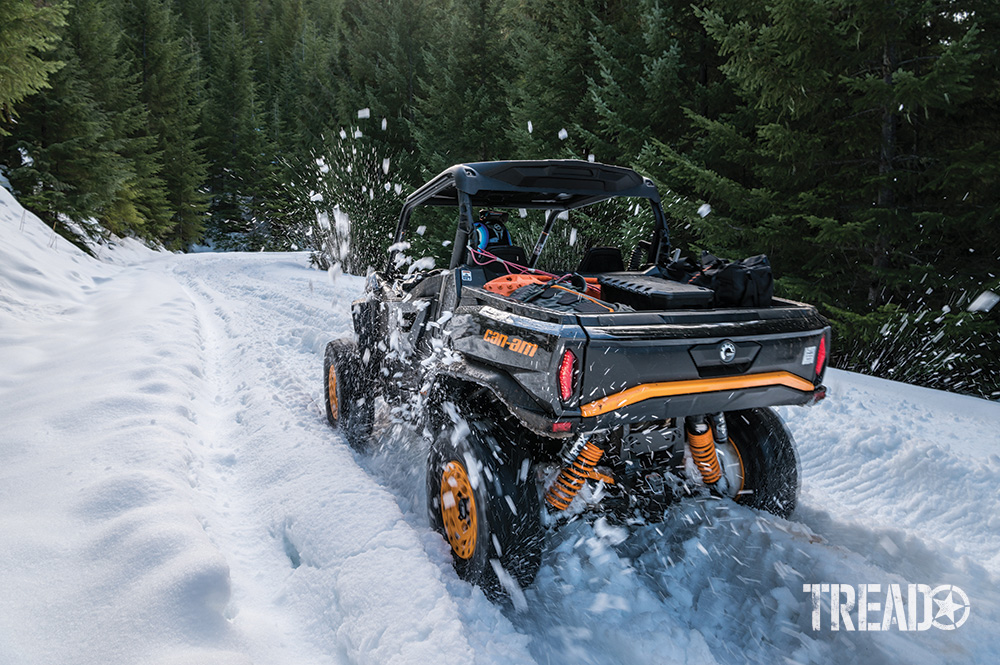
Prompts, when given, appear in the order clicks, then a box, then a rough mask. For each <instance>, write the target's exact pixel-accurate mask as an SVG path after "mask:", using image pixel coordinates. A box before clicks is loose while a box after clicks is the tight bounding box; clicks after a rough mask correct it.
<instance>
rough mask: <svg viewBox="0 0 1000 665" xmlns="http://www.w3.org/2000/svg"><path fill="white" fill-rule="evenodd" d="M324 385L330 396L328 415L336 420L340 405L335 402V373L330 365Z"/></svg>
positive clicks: (338, 415)
mask: <svg viewBox="0 0 1000 665" xmlns="http://www.w3.org/2000/svg"><path fill="white" fill-rule="evenodd" d="M326 383H327V387H326V390H327V393H328V394H329V396H330V414H331V415H332V416H333V419H334V420H337V419H338V418H339V417H340V405H339V404H338V402H337V371H336V369H335V368H334V367H333V365H330V373H329V375H328V376H327V379H326Z"/></svg>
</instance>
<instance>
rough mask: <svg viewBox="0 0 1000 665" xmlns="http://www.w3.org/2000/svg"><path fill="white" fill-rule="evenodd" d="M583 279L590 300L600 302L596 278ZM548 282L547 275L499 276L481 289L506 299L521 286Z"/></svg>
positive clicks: (548, 277)
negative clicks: (585, 281) (595, 299)
mask: <svg viewBox="0 0 1000 665" xmlns="http://www.w3.org/2000/svg"><path fill="white" fill-rule="evenodd" d="M584 279H586V280H587V290H586V294H587V295H588V296H590V297H591V298H597V299H598V300H600V298H601V285H600V284H598V283H597V278H596V277H585V278H584ZM549 281H552V277H551V276H548V275H531V274H528V273H524V274H520V275H501V276H500V277H497V278H495V279H491V280H490V281H488V282H486V283H485V284H483V288H484V289H486V290H487V291H492V292H493V293H499V294H500V295H502V296H504V297H507V296H509V295H510V294H512V293H514V291H517V290H518V289H519V288H521V287H522V286H527V285H528V284H544V283H545V282H549Z"/></svg>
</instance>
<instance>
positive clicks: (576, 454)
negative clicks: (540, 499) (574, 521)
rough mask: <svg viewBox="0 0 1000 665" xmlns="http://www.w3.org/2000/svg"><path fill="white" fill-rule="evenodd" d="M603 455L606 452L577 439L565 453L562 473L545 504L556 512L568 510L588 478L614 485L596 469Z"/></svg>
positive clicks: (547, 496) (549, 492)
mask: <svg viewBox="0 0 1000 665" xmlns="http://www.w3.org/2000/svg"><path fill="white" fill-rule="evenodd" d="M602 455H604V451H603V450H601V448H600V447H598V446H597V445H595V444H593V443H591V442H589V441H587V440H586V439H584V438H583V437H580V438H579V439H577V440H576V442H575V443H573V445H572V446H570V447H568V448H567V449H566V450H565V451H563V454H562V459H563V462H564V465H563V468H562V471H560V472H559V477H558V478H556V481H555V482H554V483H552V485H551V486H550V487H549V489H548V491H546V492H545V502H546V503H548V504H549V506H550V507H551V508H554V509H556V510H566V509H567V508H569V504H570V503H572V502H573V499H574V498H575V497H576V495H577V494H578V493H579V492H580V489H582V488H583V485H584V483H586V482H587V479H588V478H594V479H598V480H603V481H605V482H609V483H613V482H614V481H613V480H612V479H611V478H609V477H607V476H605V475H604V474H602V473H599V472H597V471H596V469H595V467H596V466H597V462H598V461H599V460H600V459H601V456H602Z"/></svg>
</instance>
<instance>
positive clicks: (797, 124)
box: [0, 0, 1000, 399]
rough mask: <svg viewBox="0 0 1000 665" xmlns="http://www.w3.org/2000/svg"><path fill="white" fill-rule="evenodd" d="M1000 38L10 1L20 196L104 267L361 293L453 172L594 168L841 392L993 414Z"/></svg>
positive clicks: (592, 15) (342, 8)
mask: <svg viewBox="0 0 1000 665" xmlns="http://www.w3.org/2000/svg"><path fill="white" fill-rule="evenodd" d="M998 35H1000V3H997V2H996V0H766V1H756V0H749V1H748V0H693V2H691V1H689V0H683V1H678V0H674V1H671V0H572V1H567V0H465V1H456V0H63V1H59V0H0V184H2V185H3V186H6V187H8V188H9V189H11V190H12V191H13V192H14V193H15V195H16V196H17V197H18V199H19V200H20V201H21V202H22V203H23V204H24V205H25V206H26V207H28V208H29V209H31V210H32V211H34V212H35V213H36V214H38V215H39V217H41V218H42V219H43V220H44V221H45V222H46V223H47V224H50V225H51V226H52V227H53V228H54V229H55V230H56V231H58V232H60V233H63V234H64V235H67V236H68V237H72V238H75V239H77V240H78V241H80V242H81V244H83V245H84V246H85V245H86V241H87V240H90V239H93V238H100V237H110V236H111V234H115V235H119V236H122V235H131V236H136V237H139V238H142V239H144V240H146V241H148V242H150V243H153V244H162V245H164V246H165V247H167V248H169V249H173V250H181V251H186V250H189V249H191V248H192V247H194V246H197V245H209V246H211V247H214V248H216V249H220V250H230V249H231V250H250V251H260V250H269V251H283V250H310V251H312V252H313V256H314V259H315V262H316V263H317V264H318V265H319V266H320V267H322V268H330V269H331V270H334V269H335V270H346V271H348V272H352V273H355V274H364V273H365V271H366V270H367V269H368V268H369V267H370V266H381V265H382V264H383V263H384V261H385V257H386V256H387V254H386V250H387V247H388V245H389V243H390V242H391V236H392V229H393V228H394V226H395V221H396V217H397V215H398V211H399V207H400V204H401V202H402V200H403V199H404V198H405V197H406V196H407V195H408V194H409V193H410V192H412V191H413V190H414V189H415V188H416V187H417V186H419V185H420V184H422V183H423V182H424V181H425V180H426V179H428V178H429V177H431V176H433V175H435V174H436V173H438V172H440V171H441V170H442V169H444V168H446V167H447V166H450V165H452V164H455V163H459V162H464V161H482V160H492V159H521V158H523V159H535V158H577V159H588V158H593V159H596V161H599V162H604V163H609V164H619V165H624V166H630V167H633V168H635V169H637V170H638V171H639V172H641V173H643V174H644V175H647V176H649V177H650V178H652V179H653V180H654V181H655V182H656V183H657V185H658V186H659V188H660V191H661V193H662V194H663V197H664V207H665V210H666V212H667V214H668V217H669V219H670V222H671V225H672V227H671V238H672V241H673V243H674V246H675V247H678V248H680V249H681V250H682V251H683V252H684V253H685V254H686V255H688V256H691V257H694V258H696V259H697V258H698V257H699V256H700V253H701V252H702V251H709V252H711V253H712V254H715V255H717V256H721V257H725V258H730V259H737V258H742V257H746V256H751V255H755V254H761V253H764V254H767V255H768V256H769V257H770V260H771V263H772V265H773V267H774V270H775V275H776V278H777V279H776V293H777V295H780V296H783V297H788V298H792V299H795V300H802V301H806V302H811V303H814V304H816V305H817V306H818V307H820V309H821V311H822V312H823V313H824V315H826V316H827V317H828V318H829V319H830V320H831V322H832V323H833V325H834V329H835V334H836V337H835V341H834V365H835V366H839V367H841V368H846V369H851V370H855V371H861V372H865V373H868V374H874V375H877V376H883V377H887V378H892V379H896V380H902V381H907V382H910V383H916V384H921V385H926V386H930V387H934V388H943V389H948V390H953V391H958V392H964V393H968V394H974V395H980V396H984V397H987V398H990V399H998V398H1000V306H996V307H994V305H995V304H996V301H997V300H1000V298H997V297H996V296H994V295H992V294H993V293H1000V226H998V224H997V211H998V205H1000V38H998ZM619 218H620V222H619V223H618V226H617V227H614V228H608V227H607V225H604V226H600V227H598V226H596V225H592V226H587V225H586V223H581V226H580V229H579V238H578V240H577V241H578V242H581V243H583V244H584V245H595V244H602V243H603V242H604V241H605V240H606V239H607V238H622V237H634V236H635V234H636V233H637V230H636V229H635V228H633V227H634V225H635V224H637V223H638V222H637V220H635V219H634V218H633V217H632V216H630V215H627V214H623V215H620V216H618V217H616V219H619ZM453 224H454V220H453V219H450V218H449V219H440V220H431V221H430V224H429V226H430V227H431V228H430V230H429V231H428V233H427V235H426V238H425V240H424V241H423V246H421V247H419V248H418V249H420V250H421V251H422V252H423V253H426V254H431V255H433V254H435V253H438V254H440V255H441V256H444V255H445V254H446V253H447V251H446V250H443V249H442V248H441V247H440V245H441V242H439V241H438V240H437V238H438V237H439V235H440V234H442V233H443V234H445V235H447V231H446V230H445V229H446V228H453ZM439 265H440V261H439ZM991 292H992V293H991Z"/></svg>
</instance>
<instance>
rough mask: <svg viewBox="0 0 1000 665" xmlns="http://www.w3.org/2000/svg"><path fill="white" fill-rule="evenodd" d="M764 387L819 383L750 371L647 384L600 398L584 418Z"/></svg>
mask: <svg viewBox="0 0 1000 665" xmlns="http://www.w3.org/2000/svg"><path fill="white" fill-rule="evenodd" d="M764 386H786V387H788V388H794V389H795V390H801V391H802V392H812V391H813V390H815V386H813V384H812V382H811V381H806V380H805V379H803V378H802V377H801V376H796V375H794V374H792V373H791V372H784V371H782V372H765V373H763V374H749V375H747V376H723V377H719V378H715V379H691V380H688V381H664V382H662V383H644V384H642V385H639V386H634V387H632V388H627V389H625V390H623V391H621V392H618V393H615V394H613V395H608V396H607V397H602V398H601V399H596V400H594V401H593V402H590V403H588V404H584V405H583V406H582V407H580V413H581V414H582V415H583V417H584V418H592V417H594V416H599V415H601V414H604V413H609V412H611V411H615V410H617V409H620V408H622V407H623V406H628V405H629V404H635V403H637V402H641V401H643V400H647V399H651V398H654V397H672V396H675V395H691V394H694V393H714V392H719V391H722V390H742V389H744V388H761V387H764Z"/></svg>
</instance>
